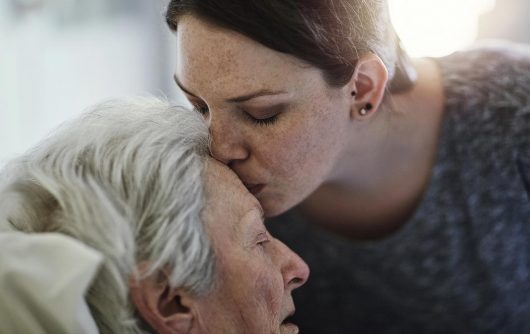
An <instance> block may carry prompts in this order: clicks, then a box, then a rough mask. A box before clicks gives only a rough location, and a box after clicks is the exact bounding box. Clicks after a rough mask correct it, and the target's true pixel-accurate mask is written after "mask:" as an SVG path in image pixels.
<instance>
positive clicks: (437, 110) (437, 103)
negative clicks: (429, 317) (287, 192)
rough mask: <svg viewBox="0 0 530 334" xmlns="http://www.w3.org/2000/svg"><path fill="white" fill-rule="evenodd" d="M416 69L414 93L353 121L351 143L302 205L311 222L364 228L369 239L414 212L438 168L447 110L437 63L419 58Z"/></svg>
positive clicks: (396, 99) (393, 98)
mask: <svg viewBox="0 0 530 334" xmlns="http://www.w3.org/2000/svg"><path fill="white" fill-rule="evenodd" d="M415 66H416V69H417V71H418V81H417V84H416V85H415V87H414V88H413V89H412V90H411V91H409V92H406V93H402V94H399V95H391V96H389V97H388V98H387V101H386V103H385V106H384V107H382V108H380V110H378V111H377V114H375V115H373V117H371V118H370V119H369V120H366V121H364V122H355V124H354V125H353V127H354V128H353V129H352V131H351V137H350V138H346V140H348V141H349V143H351V145H349V146H348V147H347V148H346V149H345V151H344V152H343V153H342V155H341V159H340V160H339V161H338V163H337V164H336V166H335V169H334V170H333V172H332V173H331V175H330V177H329V178H328V180H327V182H326V183H325V184H324V185H323V186H322V187H321V188H320V189H319V190H317V191H316V192H315V193H314V194H313V195H312V196H310V197H309V198H308V199H307V200H306V201H305V202H304V203H303V204H302V206H301V208H302V210H303V211H304V212H305V213H306V214H308V215H309V216H310V218H311V217H313V218H316V220H317V221H318V220H322V224H325V225H329V224H332V223H330V222H329V221H330V219H333V220H336V221H337V223H336V224H338V226H339V227H340V228H344V227H345V228H347V229H348V230H353V231H354V232H355V231H358V230H359V229H358V228H359V227H360V226H361V225H362V224H365V225H366V226H364V228H366V229H368V230H370V231H372V229H373V230H374V231H372V232H370V233H368V234H369V235H372V234H375V235H378V234H381V233H382V231H386V232H388V231H389V230H394V229H395V227H396V225H399V221H404V220H406V217H408V216H409V215H410V214H411V212H413V208H414V207H415V203H417V202H418V201H419V199H420V198H421V194H422V193H423V190H424V189H425V186H426V184H427V182H428V180H429V177H430V171H431V169H432V166H433V164H434V160H435V156H436V147H437V142H438V135H439V128H440V125H441V119H442V117H441V116H442V110H443V98H442V88H441V85H440V82H441V80H440V79H439V75H438V71H437V67H436V65H435V64H434V63H433V62H432V61H427V60H417V61H415ZM325 202H328V205H323V204H322V203H325ZM332 203H339V204H336V205H333V204H332ZM340 203H342V204H340ZM337 206H338V207H340V208H338V207H337ZM326 207H328V208H329V210H327V209H325V208H326ZM338 217H341V218H340V219H339V218H338ZM394 220H397V221H398V222H396V221H394ZM338 221H340V222H338ZM363 222H364V223H363ZM332 229H333V228H332ZM354 234H355V233H354ZM361 234H362V233H361ZM365 234H366V233H365Z"/></svg>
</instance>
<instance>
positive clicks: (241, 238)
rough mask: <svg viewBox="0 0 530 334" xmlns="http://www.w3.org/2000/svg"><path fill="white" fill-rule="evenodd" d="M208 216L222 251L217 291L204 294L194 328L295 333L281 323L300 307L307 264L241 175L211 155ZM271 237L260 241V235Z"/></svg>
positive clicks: (218, 253)
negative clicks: (272, 226)
mask: <svg viewBox="0 0 530 334" xmlns="http://www.w3.org/2000/svg"><path fill="white" fill-rule="evenodd" d="M205 184H206V193H207V199H208V200H207V204H206V209H205V210H204V212H203V219H204V223H205V226H206V228H207V231H208V234H209V235H210V239H211V242H212V246H213V248H214V252H215V254H216V270H217V276H216V283H215V287H214V289H213V291H212V292H211V293H210V294H208V295H207V296H205V297H199V298H198V300H197V302H196V304H195V306H194V307H193V310H192V312H194V319H195V321H194V324H193V330H192V333H215V334H223V333H227V334H238V333H241V334H243V333H247V334H248V333H254V334H270V333H274V334H289V333H292V331H291V332H289V331H288V328H285V327H283V326H281V322H282V321H283V320H284V319H285V317H286V316H287V315H288V313H289V312H291V311H292V310H293V309H294V306H293V301H292V297H291V292H292V291H293V290H294V289H296V288H298V287H300V286H301V285H302V284H304V283H305V281H306V280H307V277H308V274H309V269H308V267H307V265H306V264H305V263H304V262H303V261H302V260H301V259H300V258H299V257H298V256H297V255H296V254H294V253H293V252H292V251H291V250H290V249H289V248H287V246H285V245H284V244H282V243H281V242H280V241H279V240H276V239H274V238H273V237H272V236H270V235H268V233H267V232H266V229H265V226H264V225H263V220H262V217H261V214H260V211H259V204H258V202H257V201H256V199H255V198H254V197H253V196H252V195H251V194H250V193H249V192H248V191H247V190H246V189H245V187H244V186H243V184H242V183H241V181H240V180H239V179H238V178H237V176H236V175H235V174H234V173H233V172H231V171H230V170H229V169H228V168H227V167H226V166H224V165H222V164H221V163H219V162H217V161H214V160H213V159H212V160H210V161H209V162H208V164H207V167H206V170H205ZM264 233H266V235H267V236H268V237H267V238H268V240H269V241H268V242H266V243H265V244H263V245H260V244H258V243H257V241H261V240H262V239H261V238H259V239H257V238H256V236H257V235H258V236H259V235H264Z"/></svg>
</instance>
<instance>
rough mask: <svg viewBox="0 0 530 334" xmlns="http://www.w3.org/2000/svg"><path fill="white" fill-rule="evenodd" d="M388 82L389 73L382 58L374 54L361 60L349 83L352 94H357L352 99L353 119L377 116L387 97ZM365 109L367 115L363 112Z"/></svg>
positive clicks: (367, 55) (369, 54)
mask: <svg viewBox="0 0 530 334" xmlns="http://www.w3.org/2000/svg"><path fill="white" fill-rule="evenodd" d="M387 81H388V71H387V69H386V66H385V64H384V63H383V61H382V60H381V58H379V57H378V56H376V55H375V54H373V53H368V54H366V55H364V56H362V57H361V58H359V60H358V61H357V66H356V68H355V71H354V73H353V76H352V78H351V80H350V82H349V86H350V90H351V92H355V93H353V94H352V97H351V99H352V103H351V116H352V118H354V119H359V120H361V119H367V118H369V117H371V115H373V114H375V112H376V111H377V110H378V108H379V106H380V105H381V101H382V100H383V97H384V95H385V89H386V84H387ZM367 106H368V108H367ZM363 108H365V111H366V113H364V112H362V111H361V110H362V109H363Z"/></svg>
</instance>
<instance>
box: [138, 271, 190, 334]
mask: <svg viewBox="0 0 530 334" xmlns="http://www.w3.org/2000/svg"><path fill="white" fill-rule="evenodd" d="M144 266H145V264H143V265H139V266H138V267H139V269H140V267H144ZM139 271H140V272H141V270H139ZM129 295H130V298H131V301H132V303H133V304H134V306H135V308H136V310H137V313H138V314H139V315H140V316H141V317H142V319H143V320H144V321H145V322H146V323H147V324H148V325H149V326H151V327H152V328H153V329H154V330H155V331H156V332H157V333H161V334H170V333H171V334H188V333H190V332H191V329H192V325H193V320H194V319H193V314H192V312H191V309H190V305H184V304H183V302H184V303H189V298H188V297H187V296H186V292H184V291H180V290H179V289H171V288H170V286H169V280H168V275H167V273H165V272H163V271H161V272H158V273H155V274H152V275H150V276H147V277H145V278H141V279H138V278H136V277H131V279H130V280H129Z"/></svg>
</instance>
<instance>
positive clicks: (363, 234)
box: [167, 0, 530, 334]
mask: <svg viewBox="0 0 530 334" xmlns="http://www.w3.org/2000/svg"><path fill="white" fill-rule="evenodd" d="M167 22H168V24H169V26H170V28H171V29H172V30H174V31H175V32H176V38H177V46H178V57H177V66H176V73H175V80H176V82H177V84H178V85H179V86H180V88H181V89H182V90H183V91H184V93H185V94H186V96H187V98H188V99H189V101H190V102H191V103H192V104H193V105H194V106H195V107H196V108H197V109H198V110H199V111H201V112H202V113H203V114H204V117H205V119H206V121H207V123H208V125H209V128H210V132H211V134H212V137H213V139H212V143H211V153H212V155H213V156H214V157H215V158H216V159H218V160H219V161H221V162H223V163H225V164H226V165H228V166H229V167H230V168H231V169H232V170H233V171H234V172H236V174H237V175H238V176H239V177H240V179H241V180H242V181H243V182H244V184H245V185H246V186H247V188H248V189H249V190H250V191H251V192H252V193H253V194H254V195H255V196H256V198H257V199H258V200H259V201H260V203H261V205H262V206H263V208H264V210H265V214H266V215H267V216H268V217H274V216H278V215H281V214H283V215H282V216H279V217H278V218H274V219H273V221H271V224H270V227H271V229H273V230H274V231H275V233H276V234H277V235H279V236H280V237H281V238H282V239H283V240H284V241H285V242H287V244H288V245H289V246H291V247H292V248H293V249H294V250H295V251H297V252H299V253H300V254H301V255H302V257H304V259H305V260H306V261H307V262H308V264H309V266H310V267H311V268H312V279H311V280H310V281H309V283H308V284H307V285H306V286H305V288H304V289H302V290H301V291H300V293H299V294H297V295H296V296H295V298H297V299H298V305H300V308H299V309H298V312H297V314H296V318H297V322H298V323H299V324H300V325H301V330H302V331H303V332H304V333H340V334H342V333H351V332H356V333H448V332H469V333H488V332H499V331H501V330H502V331H504V332H510V333H511V332H517V333H519V332H527V331H529V330H530V320H529V319H530V301H529V300H528V298H527V296H528V294H529V293H530V283H529V282H530V281H529V279H530V261H529V260H528V254H529V253H530V229H529V228H528V223H530V218H529V217H530V201H529V197H530V51H529V49H528V48H525V47H522V46H515V45H507V44H504V45H500V44H497V45H492V46H487V47H480V48H475V49H473V50H468V51H462V52H458V53H455V54H453V55H450V56H448V57H444V58H439V59H414V60H412V59H409V58H408V57H407V56H406V54H405V53H404V51H403V50H402V49H401V47H400V44H399V39H398V37H397V36H396V34H395V32H394V30H393V28H392V26H391V24H390V20H389V17H388V10H387V5H386V2H385V1H375V0H374V1H370V0H369V1H365V0H363V1H361V0H334V1H331V0H312V1H301V0H298V1H296V0H291V1H286V0H267V1H259V0H253V1H249V0H232V1H221V0H202V1H198V0H173V1H171V2H170V4H169V8H168V11H167ZM293 208H295V209H293ZM290 209H293V210H290ZM288 210H290V211H288Z"/></svg>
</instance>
